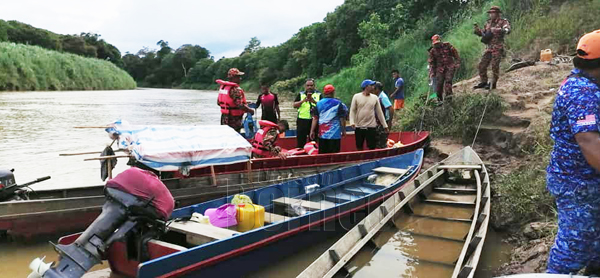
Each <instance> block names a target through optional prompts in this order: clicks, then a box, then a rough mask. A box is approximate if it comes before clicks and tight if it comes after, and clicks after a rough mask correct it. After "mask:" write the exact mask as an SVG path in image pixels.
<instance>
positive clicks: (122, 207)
mask: <svg viewBox="0 0 600 278" xmlns="http://www.w3.org/2000/svg"><path fill="white" fill-rule="evenodd" d="M104 193H105V195H106V202H105V203H104V206H103V207H102V213H101V214H100V216H98V218H96V220H94V222H93V223H92V224H91V225H90V226H89V227H88V228H87V229H86V230H85V231H84V232H83V233H82V234H81V235H80V236H79V238H78V239H77V240H75V242H74V243H72V244H69V245H62V244H57V245H54V244H53V245H54V249H55V250H56V252H58V253H59V255H60V258H59V262H58V263H55V264H53V266H52V267H48V265H47V264H44V263H43V261H42V260H43V259H42V260H40V259H35V260H34V261H33V262H32V263H31V265H30V268H31V269H32V270H33V273H32V274H31V275H30V276H29V277H48V278H55V277H63V278H75V277H76V278H79V277H81V276H83V275H84V274H85V273H86V272H87V271H88V270H90V269H91V268H92V267H93V266H94V265H96V264H99V263H101V262H102V259H103V258H104V254H105V252H106V251H107V250H108V248H109V247H110V245H111V244H112V243H113V242H116V241H122V240H124V239H125V238H127V237H128V236H129V235H130V234H136V235H139V234H145V235H148V234H150V235H151V236H155V235H157V234H158V233H160V232H162V231H164V229H165V222H164V221H165V220H166V219H168V218H169V216H170V214H171V212H172V211H173V207H174V202H173V197H172V196H171V193H170V192H169V190H168V189H167V188H166V186H165V185H164V184H163V183H162V182H161V181H160V180H159V179H158V177H157V176H156V175H154V174H153V173H151V172H149V171H146V170H141V169H139V168H130V169H128V170H126V171H125V172H123V173H121V174H119V175H118V176H117V177H115V178H114V179H112V180H110V181H108V182H107V184H106V188H105V191H104ZM143 238H144V236H142V238H141V239H140V244H139V245H140V246H141V245H142V244H143V243H145V241H143Z"/></svg>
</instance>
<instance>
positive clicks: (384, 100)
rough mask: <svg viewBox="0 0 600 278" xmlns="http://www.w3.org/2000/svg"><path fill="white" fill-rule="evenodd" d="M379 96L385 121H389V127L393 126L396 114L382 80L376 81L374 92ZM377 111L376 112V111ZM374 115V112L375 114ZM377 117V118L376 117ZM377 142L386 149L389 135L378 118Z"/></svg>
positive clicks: (381, 147) (378, 146) (378, 145)
mask: <svg viewBox="0 0 600 278" xmlns="http://www.w3.org/2000/svg"><path fill="white" fill-rule="evenodd" d="M373 94H375V95H376V96H377V97H378V98H379V105H380V106H381V109H382V110H383V115H384V116H385V121H386V122H387V125H388V129H389V128H390V127H391V126H392V118H391V117H392V115H394V111H393V110H392V102H390V99H389V98H388V96H387V94H386V93H385V92H384V91H383V84H382V83H381V82H376V83H375V91H374V92H373ZM374 113H375V112H374ZM373 115H374V114H373ZM376 119H377V118H376ZM376 131H377V144H376V147H377V148H378V149H385V148H386V147H387V141H388V137H389V133H388V132H385V129H384V128H383V125H382V124H381V123H380V122H379V120H377V129H376Z"/></svg>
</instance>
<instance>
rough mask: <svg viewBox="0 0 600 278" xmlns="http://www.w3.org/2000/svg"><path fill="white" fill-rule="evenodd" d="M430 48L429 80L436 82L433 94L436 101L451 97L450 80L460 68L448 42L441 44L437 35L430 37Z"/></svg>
mask: <svg viewBox="0 0 600 278" xmlns="http://www.w3.org/2000/svg"><path fill="white" fill-rule="evenodd" d="M431 44H432V47H431V49H430V50H429V59H428V60H427V61H428V62H429V78H430V79H431V78H434V77H435V80H436V83H435V84H436V86H435V92H436V94H437V97H438V100H439V101H440V102H441V101H444V100H445V98H451V97H452V79H453V78H454V72H455V71H456V70H457V69H458V68H460V56H458V51H456V48H454V46H452V44H450V43H449V42H442V38H441V37H440V36H439V35H434V36H433V37H431Z"/></svg>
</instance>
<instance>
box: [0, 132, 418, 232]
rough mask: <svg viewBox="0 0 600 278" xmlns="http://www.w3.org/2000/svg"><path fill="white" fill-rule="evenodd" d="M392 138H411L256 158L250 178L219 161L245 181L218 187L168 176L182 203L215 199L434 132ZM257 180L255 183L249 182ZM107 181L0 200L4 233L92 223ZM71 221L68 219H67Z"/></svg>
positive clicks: (234, 179)
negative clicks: (330, 151) (381, 144)
mask: <svg viewBox="0 0 600 278" xmlns="http://www.w3.org/2000/svg"><path fill="white" fill-rule="evenodd" d="M390 139H392V140H394V141H398V139H399V140H400V141H401V142H403V143H405V145H404V146H402V147H399V148H393V149H378V150H367V151H352V150H355V144H354V135H353V134H349V135H348V136H346V137H345V138H344V139H343V142H342V143H343V145H342V152H341V153H337V154H320V155H314V156H307V155H305V156H297V157H290V158H288V159H285V160H281V159H279V158H259V159H254V160H253V162H252V173H253V174H252V176H253V177H252V178H249V177H248V168H247V167H248V166H247V165H248V164H247V163H236V164H231V165H219V166H215V167H214V168H215V174H216V175H217V184H218V185H228V184H232V185H239V186H233V187H229V188H227V189H221V190H220V191H218V190H217V191H215V189H214V188H215V187H214V186H212V185H211V182H212V181H211V173H210V169H209V168H204V169H198V170H194V171H192V175H191V177H193V179H188V178H183V177H181V176H178V177H175V178H172V179H167V180H165V184H166V185H167V187H169V189H170V190H171V193H172V194H173V196H174V198H175V199H176V201H177V202H178V203H177V207H183V206H187V205H191V204H195V203H199V202H204V201H207V200H210V199H213V198H217V197H222V196H226V195H228V194H235V193H238V192H242V191H247V190H250V189H254V188H257V187H262V186H265V185H268V184H271V183H272V182H273V180H281V179H287V178H289V177H290V176H293V177H299V176H303V175H306V174H311V173H319V172H322V171H327V170H329V169H333V168H335V167H339V166H343V165H347V164H352V163H358V162H363V161H370V160H374V159H380V158H385V157H391V156H395V155H400V154H404V153H408V152H411V151H415V150H417V149H419V148H422V147H424V146H427V144H428V143H429V133H428V132H426V131H423V132H420V133H415V132H395V133H390ZM278 144H279V145H280V146H282V147H283V148H288V149H291V148H293V147H295V144H296V139H295V138H294V137H289V138H288V137H286V138H281V139H279V141H278ZM249 181H254V183H252V184H251V185H250V186H247V185H245V184H246V183H248V182H249ZM103 188H104V186H103V185H98V186H93V187H86V188H72V189H59V190H51V191H38V192H37V194H31V196H30V197H31V198H33V200H29V201H19V202H17V203H20V204H16V203H15V202H0V232H1V231H5V232H7V233H8V235H9V236H10V237H12V238H16V239H20V240H26V241H27V240H29V239H31V238H33V237H35V236H40V235H56V234H61V233H62V234H66V233H70V232H74V231H79V230H82V229H84V228H85V227H87V226H88V225H89V224H91V223H92V222H93V220H94V219H95V218H96V217H97V216H98V215H99V214H100V211H101V206H102V204H103V203H104V196H103V195H102V191H103ZM67 220H68V221H67Z"/></svg>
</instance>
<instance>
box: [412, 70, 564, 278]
mask: <svg viewBox="0 0 600 278" xmlns="http://www.w3.org/2000/svg"><path fill="white" fill-rule="evenodd" d="M571 69H572V65H571V64H570V62H565V63H558V64H557V63H553V64H549V63H540V62H538V63H536V64H535V65H534V66H530V67H526V68H522V69H518V70H515V71H511V72H509V73H503V75H502V76H501V78H500V81H499V83H498V89H497V90H494V91H491V92H488V91H487V90H473V89H471V88H472V86H473V85H475V84H477V82H478V81H479V80H478V78H472V79H470V80H466V81H463V82H460V83H457V84H455V86H454V89H455V99H458V100H459V101H458V102H457V103H453V104H452V105H449V106H447V105H446V104H444V105H443V106H441V107H425V108H424V109H425V111H427V113H425V115H426V116H425V121H424V124H423V129H424V130H432V131H433V132H434V134H438V136H434V138H435V139H434V140H433V141H432V144H431V146H432V149H433V150H434V153H437V154H438V155H442V156H444V155H445V154H449V153H452V152H454V151H456V150H458V149H460V148H462V146H466V145H472V144H474V149H475V150H476V151H477V153H478V154H479V155H480V157H481V158H482V159H483V160H484V162H485V164H486V166H487V167H488V171H489V173H490V179H491V184H492V195H493V199H492V215H491V221H490V225H491V227H492V228H494V229H495V230H497V231H499V232H501V233H502V234H503V235H504V236H503V239H502V240H503V241H504V242H505V243H508V244H510V245H512V246H513V248H512V249H513V250H512V252H511V254H510V261H509V262H507V263H505V264H503V265H502V266H500V267H499V268H498V269H496V270H495V271H494V273H495V274H496V275H497V276H500V275H508V274H521V273H533V272H535V273H540V272H544V271H545V268H546V261H547V258H548V251H549V250H550V247H551V246H552V243H553V240H554V237H555V235H556V227H557V223H556V222H557V219H556V209H555V204H554V199H553V198H552V196H551V195H550V194H549V193H548V191H547V190H546V172H545V167H546V166H547V164H548V159H549V154H550V151H551V149H552V145H553V142H552V139H551V138H550V135H549V129H550V118H551V113H552V105H553V102H554V96H555V94H556V92H557V91H558V88H559V86H560V84H561V81H562V80H563V79H564V78H565V77H566V76H568V74H569V72H570V70H571ZM482 98H483V100H484V101H483V102H481V101H480V100H481V99H482ZM465 99H470V100H471V101H467V100H465ZM486 99H487V106H486V101H485V100H486ZM461 103H463V104H464V103H468V104H469V105H460V104H461ZM428 109H429V110H428ZM484 109H485V110H486V113H485V117H484V119H483V124H482V125H481V128H480V129H479V131H478V132H477V137H476V138H475V140H474V136H475V131H476V129H477V126H478V125H477V123H478V121H477V123H475V124H473V119H472V118H473V117H475V116H476V115H477V114H478V116H477V117H476V118H477V120H479V119H481V116H482V113H483V111H484ZM445 110H446V111H445ZM407 113H409V112H407ZM410 113H416V112H415V111H412V112H410ZM407 117H409V118H408V119H401V120H400V123H411V124H412V125H414V124H418V123H419V121H420V117H413V118H410V116H409V115H407ZM440 117H442V118H440ZM443 117H448V118H449V119H445V120H444V118H443ZM431 118H434V120H432V119H431ZM453 122H457V124H452V123H453ZM412 125H411V126H412ZM459 126H462V127H463V129H462V130H460V129H458V127H459ZM470 127H473V128H474V129H471V128H470Z"/></svg>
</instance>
